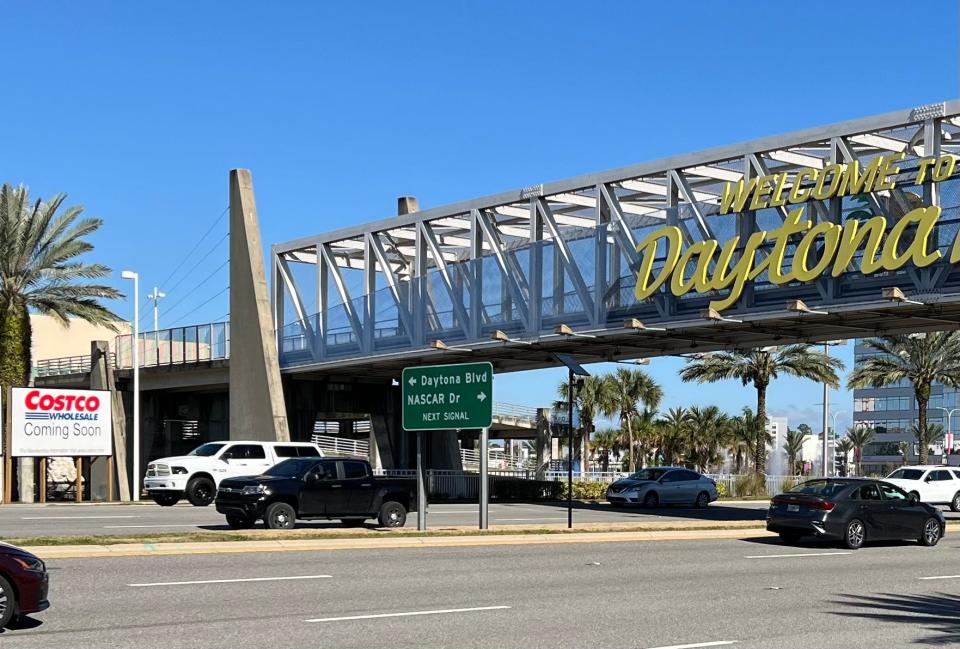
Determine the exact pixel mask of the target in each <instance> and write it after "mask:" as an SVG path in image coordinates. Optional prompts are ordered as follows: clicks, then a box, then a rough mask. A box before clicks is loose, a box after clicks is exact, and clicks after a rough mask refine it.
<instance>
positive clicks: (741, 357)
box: [680, 344, 843, 474]
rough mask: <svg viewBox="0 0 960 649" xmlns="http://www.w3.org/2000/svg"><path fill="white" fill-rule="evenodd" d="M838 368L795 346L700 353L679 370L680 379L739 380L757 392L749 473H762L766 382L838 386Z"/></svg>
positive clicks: (809, 348)
mask: <svg viewBox="0 0 960 649" xmlns="http://www.w3.org/2000/svg"><path fill="white" fill-rule="evenodd" d="M842 368H843V362H842V361H840V360H839V359H837V358H833V357H831V356H828V355H827V354H825V353H823V352H820V351H816V350H814V349H813V348H812V346H810V345H805V344H798V345H788V346H786V347H778V348H763V349H755V350H752V351H748V352H741V351H732V352H715V353H712V354H702V355H700V356H697V357H694V358H691V359H689V360H688V361H687V366H686V367H684V368H683V369H682V370H681V371H680V378H682V379H683V380H684V381H696V382H698V383H713V382H715V381H722V380H724V379H739V380H740V381H741V382H742V383H743V385H748V384H753V387H754V388H755V389H756V390H757V421H756V432H755V435H756V439H757V444H756V446H755V448H754V451H753V452H754V458H753V459H754V467H753V470H754V471H755V472H756V473H757V474H762V473H764V470H765V468H766V457H767V446H766V444H763V443H760V441H759V440H760V438H761V437H762V436H763V435H764V431H765V429H766V423H767V387H769V385H770V382H771V381H772V380H774V379H775V378H777V376H779V375H780V374H781V373H783V374H791V375H793V376H797V377H799V378H802V379H811V380H813V381H817V382H818V383H826V384H827V385H830V386H833V387H839V379H838V377H837V370H838V369H842Z"/></svg>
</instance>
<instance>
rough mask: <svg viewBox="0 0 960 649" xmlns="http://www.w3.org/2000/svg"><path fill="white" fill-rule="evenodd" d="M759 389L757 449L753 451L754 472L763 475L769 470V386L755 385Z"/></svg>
mask: <svg viewBox="0 0 960 649" xmlns="http://www.w3.org/2000/svg"><path fill="white" fill-rule="evenodd" d="M754 386H755V387H756V388H757V432H756V440H755V441H756V448H755V449H753V470H754V472H755V473H756V474H757V475H763V474H764V473H766V470H767V439H766V434H765V433H766V430H767V386H766V385H765V384H756V383H755V384H754Z"/></svg>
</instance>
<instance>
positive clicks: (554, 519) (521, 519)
mask: <svg viewBox="0 0 960 649" xmlns="http://www.w3.org/2000/svg"><path fill="white" fill-rule="evenodd" d="M493 520H494V521H495V522H496V521H499V522H501V523H505V522H507V521H515V522H516V521H565V520H567V517H566V516H558V517H556V518H547V517H543V518H497V517H496V516H494V517H493Z"/></svg>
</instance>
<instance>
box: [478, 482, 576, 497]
mask: <svg viewBox="0 0 960 649" xmlns="http://www.w3.org/2000/svg"><path fill="white" fill-rule="evenodd" d="M562 492H563V488H562V486H561V483H559V482H554V481H552V480H524V479H523V478H512V477H504V476H490V500H522V501H527V502H530V501H538V500H559V499H560V496H561V495H562ZM574 493H576V492H574Z"/></svg>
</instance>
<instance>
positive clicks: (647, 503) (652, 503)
mask: <svg viewBox="0 0 960 649" xmlns="http://www.w3.org/2000/svg"><path fill="white" fill-rule="evenodd" d="M659 504H660V496H658V495H657V492H656V491H651V492H650V493H648V494H647V495H646V496H644V497H643V506H644V507H656V506H657V505H659Z"/></svg>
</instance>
